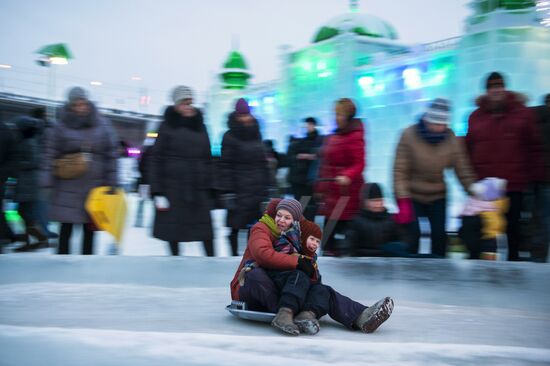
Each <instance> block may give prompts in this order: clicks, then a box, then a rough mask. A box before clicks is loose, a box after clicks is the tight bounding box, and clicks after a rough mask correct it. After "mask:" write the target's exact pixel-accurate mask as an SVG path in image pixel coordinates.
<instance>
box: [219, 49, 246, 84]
mask: <svg viewBox="0 0 550 366" xmlns="http://www.w3.org/2000/svg"><path fill="white" fill-rule="evenodd" d="M250 76H251V74H250V73H249V72H248V67H247V66H246V61H245V60H244V57H243V55H241V54H240V53H239V52H237V51H231V53H230V54H229V56H228V57H227V60H226V61H225V63H224V64H223V70H222V72H221V74H220V78H221V79H222V81H223V88H224V89H244V88H246V86H247V85H248V79H249V78H250Z"/></svg>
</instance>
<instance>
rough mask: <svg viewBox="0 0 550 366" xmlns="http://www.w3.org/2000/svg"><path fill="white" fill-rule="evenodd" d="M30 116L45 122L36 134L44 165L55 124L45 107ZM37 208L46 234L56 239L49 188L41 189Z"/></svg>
mask: <svg viewBox="0 0 550 366" xmlns="http://www.w3.org/2000/svg"><path fill="white" fill-rule="evenodd" d="M30 116H31V117H32V118H37V119H39V120H41V121H42V122H43V123H44V128H43V129H41V130H40V131H39V132H38V134H37V136H36V139H37V140H38V147H39V156H40V162H39V164H40V166H42V157H43V156H44V150H45V148H46V136H47V134H48V131H49V130H50V128H52V127H53V126H54V124H53V123H52V122H51V121H50V120H49V119H48V117H47V115H46V108H44V107H37V108H34V109H32V110H31V113H30ZM35 210H36V213H35V215H36V218H37V220H38V225H39V227H40V229H41V230H42V231H43V232H44V233H45V234H46V236H47V237H48V238H49V239H56V238H57V237H58V235H57V234H56V233H54V232H53V231H50V229H49V222H48V192H47V190H44V189H40V190H39V192H38V200H37V201H36V205H35Z"/></svg>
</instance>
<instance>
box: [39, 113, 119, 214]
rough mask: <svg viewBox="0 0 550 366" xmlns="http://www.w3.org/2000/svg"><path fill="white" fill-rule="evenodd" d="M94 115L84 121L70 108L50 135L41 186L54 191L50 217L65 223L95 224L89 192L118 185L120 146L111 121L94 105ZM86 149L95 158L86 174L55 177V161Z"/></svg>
mask: <svg viewBox="0 0 550 366" xmlns="http://www.w3.org/2000/svg"><path fill="white" fill-rule="evenodd" d="M91 108H92V110H91V113H90V115H89V116H88V117H86V118H82V117H78V116H76V115H75V114H74V113H72V112H71V111H70V109H69V107H68V106H67V105H66V106H64V107H63V109H62V110H61V111H60V115H59V119H58V120H59V123H57V124H56V125H55V126H54V127H53V128H50V129H49V131H48V132H47V136H46V150H45V154H44V160H43V164H42V165H43V167H42V169H43V170H42V172H41V173H42V178H41V183H42V186H43V187H45V188H52V197H51V202H50V207H49V218H50V220H52V221H58V222H63V223H75V224H79V223H80V224H82V223H88V222H90V221H91V219H90V217H89V216H88V213H87V212H86V209H85V207H84V205H85V202H86V199H87V197H88V193H89V192H90V190H91V189H92V188H95V187H99V186H114V185H116V184H117V170H116V169H117V161H116V159H117V157H118V153H117V145H116V141H117V138H116V135H115V131H114V130H113V128H112V126H111V122H110V121H109V120H107V119H106V118H105V117H103V116H102V115H101V114H100V113H99V112H98V111H97V109H96V107H95V106H94V105H93V104H91ZM83 149H84V150H86V151H88V152H90V154H91V159H90V162H89V163H88V168H87V170H86V173H85V174H84V175H83V176H81V177H78V178H75V179H61V178H57V177H56V176H55V175H54V169H53V165H54V160H55V159H58V158H60V157H62V156H63V155H66V154H72V153H76V152H80V151H83Z"/></svg>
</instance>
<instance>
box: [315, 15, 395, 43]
mask: <svg viewBox="0 0 550 366" xmlns="http://www.w3.org/2000/svg"><path fill="white" fill-rule="evenodd" d="M346 32H352V33H355V34H357V35H359V36H363V37H371V38H385V39H391V40H395V39H398V38H399V37H398V35H397V32H396V31H395V28H394V27H393V26H392V25H391V24H390V23H388V22H386V21H385V20H382V19H380V18H378V17H375V16H374V15H369V14H360V13H348V14H342V15H339V16H336V17H334V18H332V19H330V20H329V21H328V22H327V23H325V24H324V25H323V26H322V27H321V28H320V29H319V30H318V31H317V33H316V34H315V37H314V38H313V42H314V43H315V42H321V41H324V40H327V39H330V38H332V37H335V36H337V35H339V34H342V33H346Z"/></svg>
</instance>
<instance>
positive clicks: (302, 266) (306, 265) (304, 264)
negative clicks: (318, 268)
mask: <svg viewBox="0 0 550 366" xmlns="http://www.w3.org/2000/svg"><path fill="white" fill-rule="evenodd" d="M296 269H299V270H300V271H302V272H304V273H305V274H306V275H307V276H308V277H313V274H314V273H315V267H313V262H312V261H311V259H309V258H306V257H303V256H302V257H299V258H298V265H297V266H296Z"/></svg>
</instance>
